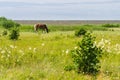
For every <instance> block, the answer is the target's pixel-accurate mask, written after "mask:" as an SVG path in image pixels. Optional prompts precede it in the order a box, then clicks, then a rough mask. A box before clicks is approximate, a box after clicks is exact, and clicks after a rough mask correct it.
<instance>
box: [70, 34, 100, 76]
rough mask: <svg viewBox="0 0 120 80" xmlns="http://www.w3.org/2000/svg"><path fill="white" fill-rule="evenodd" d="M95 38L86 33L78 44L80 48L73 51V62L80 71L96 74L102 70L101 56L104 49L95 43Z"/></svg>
mask: <svg viewBox="0 0 120 80" xmlns="http://www.w3.org/2000/svg"><path fill="white" fill-rule="evenodd" d="M94 41H95V38H94V37H93V36H92V35H91V34H90V33H86V34H85V35H84V36H83V39H82V41H81V42H79V44H78V48H76V49H74V50H73V51H72V58H73V62H74V64H75V66H76V68H77V72H78V73H83V74H93V75H96V74H97V73H98V72H99V71H100V70H99V68H100V65H99V63H100V57H101V56H102V49H101V48H100V47H97V45H96V44H95V42H94Z"/></svg>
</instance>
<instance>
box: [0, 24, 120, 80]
mask: <svg viewBox="0 0 120 80" xmlns="http://www.w3.org/2000/svg"><path fill="white" fill-rule="evenodd" d="M81 27H82V28H85V29H88V30H92V31H93V35H94V36H96V43H97V44H98V43H99V42H101V41H106V42H107V41H110V44H107V43H106V44H104V46H103V47H104V48H105V49H106V52H105V53H106V54H105V55H103V59H102V60H101V69H100V71H101V72H100V73H99V74H98V75H97V76H96V77H95V76H91V75H83V74H77V73H76V72H75V71H65V70H64V67H65V66H66V65H70V64H73V62H72V58H71V56H70V51H71V50H72V49H74V48H76V47H77V43H78V41H81V39H82V37H75V35H74V31H75V30H78V29H79V28H81ZM48 28H49V29H50V31H51V32H50V33H48V34H43V33H35V32H34V31H33V25H22V26H21V27H20V31H21V32H20V38H19V40H17V41H11V40H9V39H8V38H7V36H0V80H94V79H98V80H119V79H120V63H119V61H120V58H119V57H120V52H119V51H120V48H119V47H120V41H119V40H120V33H119V31H106V30H107V28H104V27H102V26H101V25H80V26H79V25H77V26H76V25H75V26H73V25H72V26H59V25H48ZM3 30H4V29H3V28H0V32H2V31H3Z"/></svg>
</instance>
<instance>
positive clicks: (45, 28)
mask: <svg viewBox="0 0 120 80" xmlns="http://www.w3.org/2000/svg"><path fill="white" fill-rule="evenodd" d="M38 29H41V30H43V31H46V32H47V33H48V28H47V25H46V24H35V25H34V31H38Z"/></svg>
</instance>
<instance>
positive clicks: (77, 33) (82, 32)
mask: <svg viewBox="0 0 120 80" xmlns="http://www.w3.org/2000/svg"><path fill="white" fill-rule="evenodd" d="M86 32H87V31H86V30H85V29H83V28H81V29H79V30H77V31H75V36H81V35H85V33H86Z"/></svg>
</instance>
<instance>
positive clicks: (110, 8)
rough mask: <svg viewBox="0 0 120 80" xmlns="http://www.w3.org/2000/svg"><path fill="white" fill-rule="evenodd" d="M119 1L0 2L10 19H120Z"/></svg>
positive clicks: (3, 13) (30, 0)
mask: <svg viewBox="0 0 120 80" xmlns="http://www.w3.org/2000/svg"><path fill="white" fill-rule="evenodd" d="M119 8H120V1H119V0H42V1H40V0H20V1H19V0H0V11H1V12H0V16H6V17H8V18H12V19H120V17H119V14H120V12H118V10H119Z"/></svg>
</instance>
